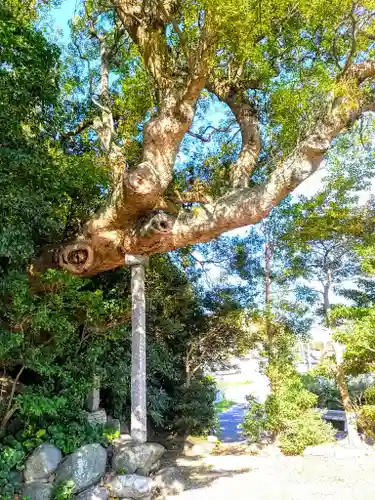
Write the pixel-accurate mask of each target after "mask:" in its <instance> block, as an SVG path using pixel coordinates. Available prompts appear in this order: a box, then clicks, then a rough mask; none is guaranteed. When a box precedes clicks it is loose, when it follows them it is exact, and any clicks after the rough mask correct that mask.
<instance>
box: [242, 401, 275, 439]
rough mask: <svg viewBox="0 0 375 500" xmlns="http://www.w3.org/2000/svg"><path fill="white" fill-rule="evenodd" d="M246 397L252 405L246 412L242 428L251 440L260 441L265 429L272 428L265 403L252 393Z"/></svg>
mask: <svg viewBox="0 0 375 500" xmlns="http://www.w3.org/2000/svg"><path fill="white" fill-rule="evenodd" d="M246 399H247V401H248V403H249V405H250V407H249V410H248V411H247V412H246V415H245V418H244V421H243V424H242V426H241V428H242V431H243V433H244V434H245V435H246V436H247V437H248V438H249V440H250V441H251V442H257V441H260V439H261V436H262V434H263V433H264V432H265V431H268V430H270V426H269V421H268V418H267V412H266V408H265V405H264V404H262V403H259V402H258V401H257V400H256V398H255V397H254V396H253V395H252V394H250V395H249V396H247V398H246Z"/></svg>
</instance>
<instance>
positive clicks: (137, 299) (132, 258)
mask: <svg viewBox="0 0 375 500" xmlns="http://www.w3.org/2000/svg"><path fill="white" fill-rule="evenodd" d="M125 264H126V265H127V266H130V267H131V272H132V278H131V293H132V370H131V425H130V429H131V437H132V440H133V441H134V442H136V443H145V442H146V441H147V394H146V297H145V267H146V265H147V264H148V257H144V256H142V255H126V257H125Z"/></svg>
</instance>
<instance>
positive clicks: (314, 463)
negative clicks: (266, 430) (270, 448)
mask: <svg viewBox="0 0 375 500" xmlns="http://www.w3.org/2000/svg"><path fill="white" fill-rule="evenodd" d="M331 455H332V454H331ZM338 455H340V456H306V457H284V456H277V457H271V456H269V457H263V456H217V457H208V458H206V459H203V461H202V462H201V463H200V464H198V463H195V464H190V465H189V464H188V463H184V461H183V459H182V461H181V462H180V463H179V464H178V465H179V466H180V467H181V469H182V470H184V472H185V475H186V473H187V472H190V474H188V476H189V483H190V484H189V489H188V490H186V491H185V492H184V493H183V494H181V495H180V496H179V498H180V499H181V500H190V499H191V500H193V499H194V500H214V499H215V500H216V499H223V500H224V499H230V500H242V499H243V500H249V499H251V500H302V499H303V500H310V499H336V500H337V499H340V500H374V499H375V457H374V455H372V456H366V455H363V454H358V452H356V451H355V450H345V453H340V454H338ZM189 467H191V468H189Z"/></svg>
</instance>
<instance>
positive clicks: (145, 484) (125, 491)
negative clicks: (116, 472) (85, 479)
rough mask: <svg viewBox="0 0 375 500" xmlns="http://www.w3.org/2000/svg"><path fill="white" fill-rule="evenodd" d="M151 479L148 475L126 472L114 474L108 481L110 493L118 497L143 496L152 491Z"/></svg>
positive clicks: (134, 497)
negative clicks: (124, 473)
mask: <svg viewBox="0 0 375 500" xmlns="http://www.w3.org/2000/svg"><path fill="white" fill-rule="evenodd" d="M152 485H153V483H152V479H151V478H150V477H144V476H138V475H137V474H127V475H123V476H122V475H120V476H115V477H114V478H113V479H111V481H110V482H109V483H108V489H109V490H110V492H111V495H112V496H114V497H119V498H132V499H138V498H145V497H149V496H150V495H151V492H152Z"/></svg>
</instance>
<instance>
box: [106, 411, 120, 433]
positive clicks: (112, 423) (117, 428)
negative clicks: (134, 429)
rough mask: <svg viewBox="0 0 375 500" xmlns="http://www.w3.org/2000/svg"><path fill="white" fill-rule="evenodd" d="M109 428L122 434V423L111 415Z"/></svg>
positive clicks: (108, 418) (108, 421)
mask: <svg viewBox="0 0 375 500" xmlns="http://www.w3.org/2000/svg"><path fill="white" fill-rule="evenodd" d="M107 426H108V427H110V428H111V429H114V430H115V431H116V432H119V433H121V423H120V420H119V419H118V418H113V417H111V416H110V415H108V417H107Z"/></svg>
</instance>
